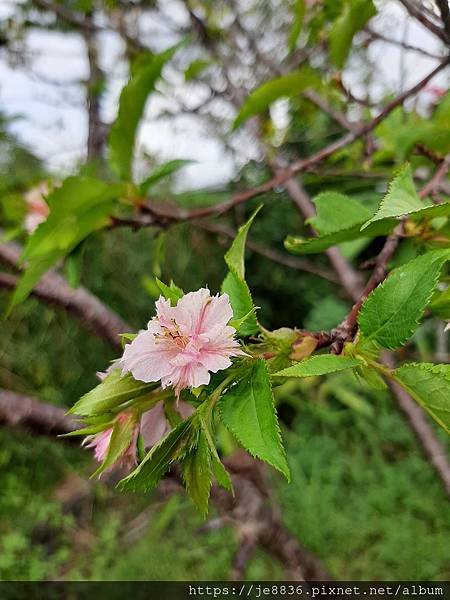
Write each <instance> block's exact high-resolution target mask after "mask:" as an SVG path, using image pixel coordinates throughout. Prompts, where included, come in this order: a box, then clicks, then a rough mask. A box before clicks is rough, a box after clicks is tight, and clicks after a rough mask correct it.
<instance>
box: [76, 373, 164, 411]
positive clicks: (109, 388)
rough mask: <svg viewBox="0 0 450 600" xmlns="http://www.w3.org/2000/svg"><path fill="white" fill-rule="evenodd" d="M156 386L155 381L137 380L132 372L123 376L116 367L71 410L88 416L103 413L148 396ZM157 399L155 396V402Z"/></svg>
mask: <svg viewBox="0 0 450 600" xmlns="http://www.w3.org/2000/svg"><path fill="white" fill-rule="evenodd" d="M155 387H156V384H155V383H143V382H142V381H136V380H135V379H133V377H132V376H131V375H130V374H127V375H124V376H122V374H121V371H120V369H115V370H114V371H112V372H111V373H109V375H107V376H106V377H105V379H104V380H103V381H102V382H101V383H99V385H97V386H96V387H95V388H94V389H92V390H91V391H90V392H88V393H87V394H85V395H84V396H82V397H81V398H80V399H79V400H78V402H76V403H75V404H74V405H73V406H72V408H71V409H70V410H69V412H70V413H72V414H76V415H80V416H86V417H91V416H93V415H101V414H102V413H104V412H107V411H109V410H111V409H114V408H116V407H118V406H120V405H121V404H123V403H124V402H128V401H129V400H135V399H137V398H139V397H141V396H146V395H147V394H148V393H149V392H151V391H152V390H154V389H155ZM157 401H158V399H157V398H156V397H155V402H157Z"/></svg>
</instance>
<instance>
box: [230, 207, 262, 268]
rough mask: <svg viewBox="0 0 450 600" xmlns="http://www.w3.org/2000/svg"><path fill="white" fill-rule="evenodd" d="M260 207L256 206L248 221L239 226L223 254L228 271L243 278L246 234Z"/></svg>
mask: <svg viewBox="0 0 450 600" xmlns="http://www.w3.org/2000/svg"><path fill="white" fill-rule="evenodd" d="M261 208H262V206H258V208H257V209H256V210H255V211H254V212H253V214H252V216H251V217H250V218H249V219H248V221H247V222H246V223H244V225H241V227H239V229H238V232H237V234H236V237H235V238H234V240H233V243H232V244H231V246H230V247H229V249H228V250H227V252H226V253H225V256H224V259H225V262H226V264H227V266H228V268H229V269H230V271H234V273H236V275H237V276H238V277H240V278H241V279H245V242H246V241H247V234H248V231H249V229H250V227H251V225H252V223H253V221H254V219H255V217H256V215H257V214H258V213H259V211H260V210H261Z"/></svg>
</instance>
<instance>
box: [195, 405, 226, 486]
mask: <svg viewBox="0 0 450 600" xmlns="http://www.w3.org/2000/svg"><path fill="white" fill-rule="evenodd" d="M203 406H205V408H206V404H204V405H203ZM200 410H201V409H200ZM200 425H201V428H202V432H203V433H204V435H205V437H206V441H207V442H208V446H209V450H210V455H211V466H212V471H213V474H214V477H215V478H216V481H217V483H218V484H219V485H220V486H222V487H223V488H225V489H226V490H228V491H229V492H233V483H232V482H231V477H230V475H229V474H228V471H227V470H226V469H225V467H224V465H223V463H222V461H221V460H220V457H219V455H218V454H217V448H216V445H215V444H214V439H213V432H212V412H210V413H209V414H208V415H207V416H206V417H201V418H200Z"/></svg>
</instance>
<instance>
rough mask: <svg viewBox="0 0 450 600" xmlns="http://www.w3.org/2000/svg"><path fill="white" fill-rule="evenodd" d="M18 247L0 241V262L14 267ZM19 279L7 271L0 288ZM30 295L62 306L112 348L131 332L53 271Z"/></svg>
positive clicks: (94, 299)
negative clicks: (125, 334) (127, 332)
mask: <svg viewBox="0 0 450 600" xmlns="http://www.w3.org/2000/svg"><path fill="white" fill-rule="evenodd" d="M20 254H21V252H20V249H19V247H18V246H17V245H16V244H13V243H7V244H0V262H3V263H4V264H7V265H9V266H11V267H13V268H15V269H17V267H18V264H19V258H20ZM17 282H18V278H17V277H15V276H14V275H10V274H9V273H1V274H0V287H3V288H5V289H14V288H15V286H16V285H17ZM32 294H33V295H34V296H35V297H36V298H39V299H40V300H43V301H44V302H45V303H47V304H50V305H51V306H56V307H58V308H62V309H64V310H65V311H66V312H67V313H69V314H71V315H72V316H74V317H75V318H76V319H78V320H79V321H80V322H81V323H82V324H83V325H84V326H85V327H87V328H88V329H90V330H91V331H93V332H94V333H96V334H97V335H99V336H100V337H101V338H102V339H104V340H105V341H106V342H108V343H109V344H110V345H111V346H112V347H113V348H114V349H115V350H121V348H122V346H121V342H120V337H119V334H121V333H124V332H126V331H131V330H132V327H131V326H130V325H128V324H127V323H125V322H124V321H123V320H122V319H121V318H120V317H119V316H118V315H117V314H116V313H114V312H113V311H112V310H111V309H109V308H108V307H107V306H105V305H104V304H103V303H102V302H101V301H100V300H99V299H98V298H97V297H96V296H94V295H93V294H91V293H90V292H89V291H88V290H86V289H85V288H83V287H81V286H80V287H78V288H75V289H74V288H71V287H70V286H69V284H68V283H67V282H66V280H65V279H64V278H63V277H61V275H58V274H57V273H55V272H54V271H49V272H48V273H46V274H45V275H44V276H43V277H42V278H41V280H40V281H39V282H38V283H37V284H36V286H35V287H34V289H33V291H32Z"/></svg>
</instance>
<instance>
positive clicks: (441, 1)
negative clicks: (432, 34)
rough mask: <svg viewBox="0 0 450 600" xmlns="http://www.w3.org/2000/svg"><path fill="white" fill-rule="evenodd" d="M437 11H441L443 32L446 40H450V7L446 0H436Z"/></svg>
mask: <svg viewBox="0 0 450 600" xmlns="http://www.w3.org/2000/svg"><path fill="white" fill-rule="evenodd" d="M436 4H437V5H438V8H439V12H440V13H441V19H442V23H443V25H444V29H445V32H446V34H447V41H449V40H450V8H449V6H448V0H436Z"/></svg>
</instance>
